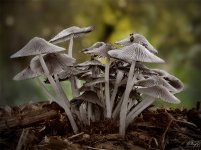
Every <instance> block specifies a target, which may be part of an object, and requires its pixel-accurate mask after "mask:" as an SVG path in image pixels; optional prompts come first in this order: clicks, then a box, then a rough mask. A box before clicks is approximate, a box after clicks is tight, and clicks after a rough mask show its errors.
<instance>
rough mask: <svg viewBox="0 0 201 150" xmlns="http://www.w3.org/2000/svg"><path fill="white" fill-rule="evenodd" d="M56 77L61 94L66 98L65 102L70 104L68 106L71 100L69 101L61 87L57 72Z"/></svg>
mask: <svg viewBox="0 0 201 150" xmlns="http://www.w3.org/2000/svg"><path fill="white" fill-rule="evenodd" d="M54 79H55V81H56V85H57V87H58V89H59V92H60V93H61V96H62V97H63V98H64V99H65V103H66V104H67V105H68V107H70V102H69V100H68V98H67V97H66V94H65V93H64V90H63V89H62V87H61V84H60V82H59V79H58V75H57V74H55V75H54Z"/></svg>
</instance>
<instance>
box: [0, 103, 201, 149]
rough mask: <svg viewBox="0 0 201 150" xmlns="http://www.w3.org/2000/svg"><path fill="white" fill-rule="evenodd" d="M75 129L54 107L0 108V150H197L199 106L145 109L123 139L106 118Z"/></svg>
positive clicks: (199, 143)
mask: <svg viewBox="0 0 201 150" xmlns="http://www.w3.org/2000/svg"><path fill="white" fill-rule="evenodd" d="M78 125H79V124H78ZM79 128H80V132H79V133H78V134H73V132H72V129H71V127H70V124H69V122H68V119H67V117H66V115H65V113H64V111H63V110H62V109H61V108H60V107H59V106H58V105H57V104H56V103H51V104H49V103H48V102H39V103H32V104H26V105H21V106H18V107H12V108H11V107H8V106H6V107H1V108H0V149H1V150H4V149H17V150H21V149H23V150H25V149H36V150H49V149H56V150H60V149H65V150H83V149H84V150H124V149H125V150H145V149H150V150H152V149H153V150H155V149H165V150H182V149H185V150H194V149H195V150H201V109H200V102H198V104H197V106H196V107H195V108H193V109H190V110H187V109H167V108H156V107H154V106H151V107H149V108H147V109H146V110H144V111H143V113H142V114H140V115H139V116H138V117H137V118H136V119H135V120H134V121H133V123H132V124H131V125H130V126H129V127H128V129H127V133H126V137H125V138H122V137H121V136H120V135H119V134H118V122H115V121H112V120H103V121H100V122H93V123H91V125H90V126H81V125H79Z"/></svg>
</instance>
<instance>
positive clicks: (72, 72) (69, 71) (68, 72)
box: [58, 67, 88, 80]
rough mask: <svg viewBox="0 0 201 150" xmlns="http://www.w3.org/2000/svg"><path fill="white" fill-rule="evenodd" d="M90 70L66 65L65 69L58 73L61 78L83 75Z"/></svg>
mask: <svg viewBox="0 0 201 150" xmlns="http://www.w3.org/2000/svg"><path fill="white" fill-rule="evenodd" d="M86 72H88V71H85V70H79V69H77V68H75V67H66V68H65V70H64V71H62V72H61V73H59V74H58V77H59V80H65V79H69V78H70V77H71V76H77V75H80V74H81V75H82V74H84V73H86Z"/></svg>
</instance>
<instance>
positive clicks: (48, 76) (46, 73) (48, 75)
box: [39, 54, 61, 97]
mask: <svg viewBox="0 0 201 150" xmlns="http://www.w3.org/2000/svg"><path fill="white" fill-rule="evenodd" d="M39 60H40V63H41V66H42V68H43V71H44V73H45V75H46V77H47V78H48V80H49V82H50V84H51V85H52V87H53V89H54V90H55V92H56V93H57V94H59V96H60V92H59V89H58V87H57V85H56V83H55V81H54V79H53V78H52V76H51V75H50V73H49V70H48V68H47V66H46V64H45V61H44V59H43V56H42V54H40V55H39ZM60 97H61V96H60Z"/></svg>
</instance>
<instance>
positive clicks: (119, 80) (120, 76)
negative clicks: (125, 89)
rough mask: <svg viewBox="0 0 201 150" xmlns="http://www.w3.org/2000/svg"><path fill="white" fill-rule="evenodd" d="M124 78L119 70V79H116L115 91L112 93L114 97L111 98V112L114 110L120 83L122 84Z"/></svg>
mask: <svg viewBox="0 0 201 150" xmlns="http://www.w3.org/2000/svg"><path fill="white" fill-rule="evenodd" d="M123 77H124V73H123V71H120V70H118V71H117V78H116V81H115V84H114V89H113V91H112V96H111V110H113V105H114V100H115V98H116V95H117V91H118V87H119V83H120V82H121V80H122V79H123Z"/></svg>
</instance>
